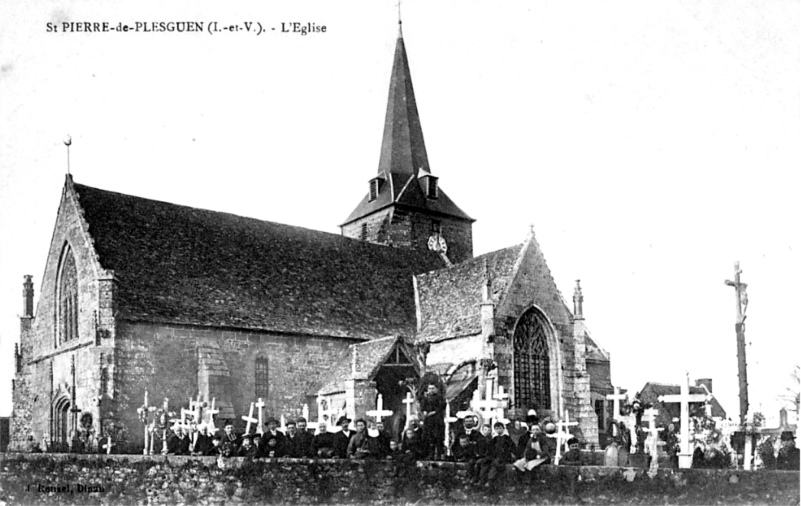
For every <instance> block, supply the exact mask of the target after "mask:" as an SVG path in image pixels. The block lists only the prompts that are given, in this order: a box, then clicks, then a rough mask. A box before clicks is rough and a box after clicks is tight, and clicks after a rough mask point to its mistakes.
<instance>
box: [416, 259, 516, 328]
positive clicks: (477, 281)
mask: <svg viewBox="0 0 801 506" xmlns="http://www.w3.org/2000/svg"><path fill="white" fill-rule="evenodd" d="M522 246H523V245H522V244H518V245H516V246H511V247H509V248H505V249H502V250H498V251H494V252H492V253H487V254H484V255H481V256H478V257H476V258H473V259H471V260H466V261H464V262H462V263H460V264H457V265H455V266H453V267H451V268H450V269H443V270H440V271H434V272H428V273H426V274H421V275H419V276H417V291H418V296H419V299H420V324H421V328H420V332H419V333H418V338H425V339H428V340H429V341H432V342H434V341H439V340H442V339H447V338H451V337H458V336H467V335H474V334H478V333H479V332H481V293H482V287H483V286H484V283H485V281H484V280H485V267H484V266H485V264H486V269H487V273H488V275H489V279H490V281H491V286H490V297H491V299H492V301H493V302H494V303H496V304H497V303H498V302H499V299H500V297H501V296H502V295H503V293H504V291H505V289H506V287H507V285H508V283H509V282H510V281H511V280H510V278H511V275H512V271H513V269H514V265H515V262H516V261H517V258H518V256H519V255H520V251H521V248H522Z"/></svg>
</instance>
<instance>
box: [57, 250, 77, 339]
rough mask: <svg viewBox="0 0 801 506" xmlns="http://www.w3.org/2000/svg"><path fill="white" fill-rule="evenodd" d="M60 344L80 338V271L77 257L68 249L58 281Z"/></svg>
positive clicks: (63, 258)
mask: <svg viewBox="0 0 801 506" xmlns="http://www.w3.org/2000/svg"><path fill="white" fill-rule="evenodd" d="M57 300H58V309H57V311H58V314H57V315H56V321H57V323H58V342H59V343H64V342H66V341H71V340H72V339H77V338H78V307H79V306H78V269H77V267H76V266H75V257H74V256H73V255H72V250H71V249H70V248H69V247H67V249H66V251H65V252H64V255H63V257H62V261H61V271H60V273H59V280H58V297H57Z"/></svg>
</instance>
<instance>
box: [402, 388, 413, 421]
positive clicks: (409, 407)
mask: <svg viewBox="0 0 801 506" xmlns="http://www.w3.org/2000/svg"><path fill="white" fill-rule="evenodd" d="M403 403H404V404H406V426H405V427H404V429H408V428H409V419H410V418H411V417H412V404H414V397H412V393H411V392H406V398H405V399H403Z"/></svg>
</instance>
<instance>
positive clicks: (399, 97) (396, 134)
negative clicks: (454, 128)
mask: <svg viewBox="0 0 801 506" xmlns="http://www.w3.org/2000/svg"><path fill="white" fill-rule="evenodd" d="M420 169H423V170H426V171H428V172H431V168H430V167H429V166H428V155H427V154H426V145H425V141H424V140H423V128H422V126H421V125H420V114H419V113H418V112H417V102H416V101H415V98H414V87H413V86H412V75H411V72H409V60H408V58H407V57H406V46H405V45H404V43H403V32H402V31H401V25H400V23H398V40H397V42H396V43H395V59H394V61H393V63H392V76H391V77H390V81H389V99H388V100H387V115H386V118H385V120H384V137H383V140H382V142H381V158H380V160H379V162H378V173H379V174H381V173H382V172H384V173H395V174H414V175H417V172H418V171H419V170H420Z"/></svg>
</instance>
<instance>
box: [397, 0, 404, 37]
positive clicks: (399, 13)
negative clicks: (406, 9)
mask: <svg viewBox="0 0 801 506" xmlns="http://www.w3.org/2000/svg"><path fill="white" fill-rule="evenodd" d="M401 1H402V0H398V38H399V39H400V38H403V20H402V18H401Z"/></svg>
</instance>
